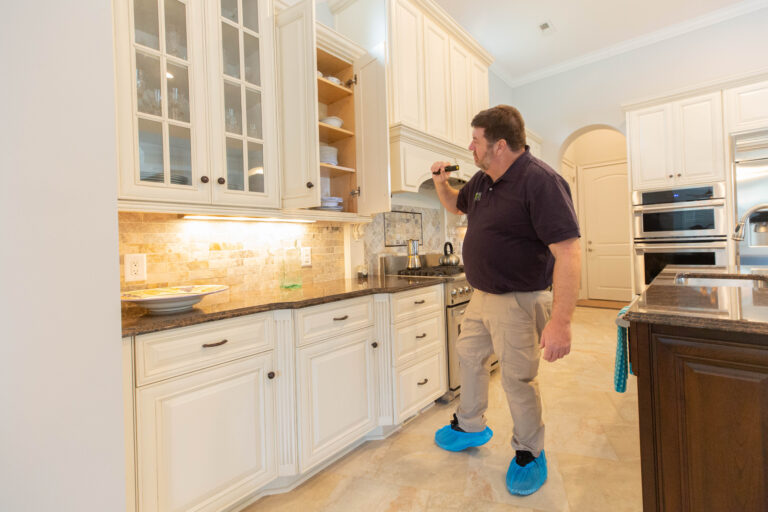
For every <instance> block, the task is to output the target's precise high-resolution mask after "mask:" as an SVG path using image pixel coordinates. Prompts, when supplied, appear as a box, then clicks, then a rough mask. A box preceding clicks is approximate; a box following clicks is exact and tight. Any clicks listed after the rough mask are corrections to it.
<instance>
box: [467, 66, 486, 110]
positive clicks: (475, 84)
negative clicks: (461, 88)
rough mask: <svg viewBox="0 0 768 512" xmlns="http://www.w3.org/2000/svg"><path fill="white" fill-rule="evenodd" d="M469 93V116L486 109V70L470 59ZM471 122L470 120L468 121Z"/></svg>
mask: <svg viewBox="0 0 768 512" xmlns="http://www.w3.org/2000/svg"><path fill="white" fill-rule="evenodd" d="M470 77H471V78H472V83H471V92H472V103H471V108H470V112H469V113H470V116H472V117H474V116H475V114H477V113H478V112H480V111H481V110H485V109H487V108H488V94H489V91H488V68H487V67H486V66H485V64H483V63H482V62H480V61H479V60H477V59H475V58H472V73H471V74H470ZM470 120H471V119H470Z"/></svg>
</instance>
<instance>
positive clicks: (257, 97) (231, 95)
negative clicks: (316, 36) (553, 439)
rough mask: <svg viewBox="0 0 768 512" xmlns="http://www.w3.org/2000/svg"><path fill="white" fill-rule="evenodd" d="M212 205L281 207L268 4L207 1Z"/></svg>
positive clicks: (266, 0)
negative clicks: (212, 179) (275, 145)
mask: <svg viewBox="0 0 768 512" xmlns="http://www.w3.org/2000/svg"><path fill="white" fill-rule="evenodd" d="M206 5H207V9H208V10H207V18H208V20H209V26H210V30H208V34H209V39H208V41H207V43H208V44H207V47H208V62H209V69H208V78H209V85H208V87H209V91H210V101H211V128H212V136H211V141H210V142H211V169H212V174H213V175H214V176H215V182H214V183H213V202H214V203H217V204H232V205H260V206H272V207H278V206H279V196H278V167H277V158H276V157H277V155H276V154H275V151H274V150H273V146H274V144H276V142H277V141H276V135H275V134H276V132H277V129H276V127H275V123H276V119H275V112H274V108H273V107H272V105H274V100H273V99H272V98H273V97H274V85H273V81H274V73H273V72H272V70H273V69H274V62H273V61H274V59H273V57H272V54H273V50H272V47H273V46H272V29H271V24H272V17H271V16H272V13H271V12H270V10H271V8H272V2H271V1H269V0H218V1H216V0H212V1H209V2H207V4H206Z"/></svg>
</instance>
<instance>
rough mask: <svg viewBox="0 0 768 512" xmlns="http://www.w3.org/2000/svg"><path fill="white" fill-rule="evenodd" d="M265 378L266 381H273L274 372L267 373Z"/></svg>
mask: <svg viewBox="0 0 768 512" xmlns="http://www.w3.org/2000/svg"><path fill="white" fill-rule="evenodd" d="M267 378H268V379H270V380H271V379H274V378H275V372H269V373H268V374H267Z"/></svg>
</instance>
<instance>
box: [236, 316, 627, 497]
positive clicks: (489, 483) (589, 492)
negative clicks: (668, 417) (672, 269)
mask: <svg viewBox="0 0 768 512" xmlns="http://www.w3.org/2000/svg"><path fill="white" fill-rule="evenodd" d="M616 313H617V312H616V311H615V310H609V309H596V308H584V307H582V308H577V310H576V315H575V319H574V320H575V322H574V326H573V349H572V351H571V354H570V355H569V356H568V357H566V358H565V359H563V360H560V361H558V362H556V363H547V362H546V361H542V363H541V367H540V372H539V378H540V387H541V394H542V399H543V402H544V422H545V424H546V426H547V441H546V451H547V460H548V462H549V478H548V480H547V482H546V484H545V485H544V486H543V487H542V488H541V489H540V490H539V491H538V492H536V493H534V494H533V495H531V496H526V497H518V496H511V495H510V494H509V493H508V492H507V490H506V487H505V484H504V476H505V474H506V471H507V467H508V465H509V462H510V460H511V458H512V456H513V455H514V452H513V451H512V448H511V447H510V446H509V438H510V436H511V432H512V420H511V418H510V415H509V411H508V409H507V405H506V400H505V398H504V395H503V391H502V389H501V384H500V381H499V376H498V372H495V373H494V375H493V377H492V378H491V391H490V407H489V410H488V412H487V413H486V416H487V418H488V424H489V425H490V426H491V428H493V429H494V432H495V435H494V437H493V439H492V440H491V441H490V442H489V443H488V444H486V445H485V446H482V447H480V448H472V449H470V450H467V451H465V452H462V453H449V452H445V451H443V450H441V449H440V448H438V447H437V446H435V444H434V441H433V435H434V432H435V430H436V429H437V428H439V427H441V426H442V425H444V424H446V423H447V422H448V420H449V419H450V417H451V414H452V413H453V411H454V409H455V407H456V403H455V402H454V403H451V404H447V405H436V406H434V407H432V408H431V409H429V410H428V411H427V412H425V413H423V414H422V415H420V416H418V417H417V418H416V419H414V420H412V421H411V422H409V423H408V424H406V425H405V426H404V427H403V428H402V429H401V430H400V431H398V432H396V433H394V434H392V435H391V436H390V437H389V438H387V439H385V440H382V441H369V442H367V443H365V444H363V445H362V446H360V447H359V448H357V449H356V450H354V451H353V452H351V453H350V454H348V455H347V456H346V457H344V458H343V459H341V460H339V461H337V462H336V463H334V464H333V465H331V466H329V467H328V468H326V469H325V470H323V471H322V472H320V473H319V474H318V475H316V476H315V477H313V478H312V479H310V480H308V481H307V482H305V483H304V484H303V485H301V486H300V487H297V488H296V489H294V490H293V491H291V492H289V493H286V494H282V495H274V496H267V497H265V498H262V499H261V500H259V501H258V502H256V503H255V504H253V505H251V506H250V507H248V508H246V509H245V511H244V512H262V511H274V510H279V511H280V512H292V511H296V512H313V511H322V512H328V511H350V512H352V511H363V512H378V511H393V512H394V511H414V512H415V511H429V512H433V511H434V512H437V511H462V512H464V511H467V512H469V511H484V512H485V511H488V512H495V511H511V512H523V511H526V512H542V511H547V512H565V511H570V512H600V511H611V512H621V511H641V510H642V500H641V486H640V449H639V440H638V427H637V425H638V416H637V387H636V381H635V378H634V377H632V376H630V377H629V381H628V383H627V392H626V393H623V394H622V393H616V392H615V391H614V390H613V364H614V357H615V351H616V328H615V325H614V323H613V319H614V317H615V316H616Z"/></svg>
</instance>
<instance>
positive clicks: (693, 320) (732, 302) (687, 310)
mask: <svg viewBox="0 0 768 512" xmlns="http://www.w3.org/2000/svg"><path fill="white" fill-rule="evenodd" d="M681 273H682V274H688V275H690V276H691V278H690V279H689V281H690V284H689V283H686V282H685V280H684V279H683V280H682V281H683V282H678V280H677V279H676V276H678V275H679V274H681ZM701 274H708V275H712V274H719V276H720V277H723V278H727V277H729V276H730V277H734V276H736V275H744V274H760V275H761V276H760V278H759V279H760V280H759V281H757V282H750V281H746V280H735V279H718V283H717V284H716V285H711V286H710V285H706V284H701V283H700V282H699V283H696V280H697V279H698V277H696V276H699V275H701ZM713 277H714V276H713ZM766 280H768V276H766V269H759V268H753V267H741V268H739V267H735V268H733V267H732V268H726V267H720V268H717V269H714V270H713V269H709V268H708V269H706V270H704V269H702V268H701V267H698V268H697V267H684V266H668V267H666V268H665V269H664V271H662V272H661V273H660V274H659V275H658V276H657V277H656V278H655V279H654V280H653V282H652V283H651V284H650V286H649V287H648V288H647V289H646V290H645V291H644V292H643V293H642V294H640V295H639V296H638V297H636V298H635V300H634V301H633V302H632V305H631V306H630V308H629V310H628V311H627V313H626V315H625V316H624V318H625V319H626V320H629V321H630V322H645V323H651V324H663V325H672V326H684V327H698V328H704V329H716V330H729V331H738V332H747V333H755V334H768V286H766V284H768V283H766Z"/></svg>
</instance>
